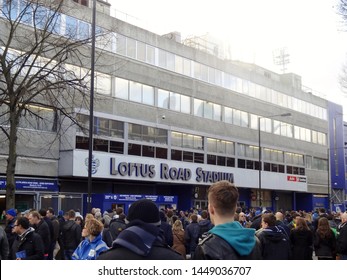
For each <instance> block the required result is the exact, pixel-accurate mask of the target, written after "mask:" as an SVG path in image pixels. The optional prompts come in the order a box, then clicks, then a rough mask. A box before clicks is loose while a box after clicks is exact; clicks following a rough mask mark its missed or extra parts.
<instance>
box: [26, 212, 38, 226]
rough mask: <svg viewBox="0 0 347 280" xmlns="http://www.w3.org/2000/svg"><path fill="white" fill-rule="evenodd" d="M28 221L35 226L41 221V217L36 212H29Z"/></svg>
mask: <svg viewBox="0 0 347 280" xmlns="http://www.w3.org/2000/svg"><path fill="white" fill-rule="evenodd" d="M28 219H29V222H30V224H31V225H37V224H38V223H39V222H40V221H41V215H40V213H39V212H37V211H31V212H30V213H29V217H28Z"/></svg>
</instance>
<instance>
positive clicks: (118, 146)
mask: <svg viewBox="0 0 347 280" xmlns="http://www.w3.org/2000/svg"><path fill="white" fill-rule="evenodd" d="M110 153H115V154H123V153H124V143H122V142H116V141H110Z"/></svg>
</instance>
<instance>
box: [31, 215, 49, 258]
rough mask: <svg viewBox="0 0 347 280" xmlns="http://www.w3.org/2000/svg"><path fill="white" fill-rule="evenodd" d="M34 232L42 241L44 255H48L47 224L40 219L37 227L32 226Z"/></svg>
mask: <svg viewBox="0 0 347 280" xmlns="http://www.w3.org/2000/svg"><path fill="white" fill-rule="evenodd" d="M34 229H35V232H37V233H38V234H39V235H40V236H41V238H42V241H43V246H44V253H45V254H48V253H49V248H50V246H51V232H50V230H49V227H48V224H47V223H46V222H45V220H43V219H41V220H40V222H39V223H38V224H37V225H34Z"/></svg>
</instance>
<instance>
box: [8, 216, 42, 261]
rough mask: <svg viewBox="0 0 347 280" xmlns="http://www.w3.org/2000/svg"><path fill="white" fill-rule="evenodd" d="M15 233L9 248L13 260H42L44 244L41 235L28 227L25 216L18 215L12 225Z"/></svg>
mask: <svg viewBox="0 0 347 280" xmlns="http://www.w3.org/2000/svg"><path fill="white" fill-rule="evenodd" d="M13 232H14V233H16V234H17V237H16V239H15V240H14V242H13V245H12V248H11V259H13V260H43V259H44V256H43V252H44V246H43V241H42V238H41V236H40V235H39V234H38V233H36V232H35V230H34V229H33V228H32V227H30V224H29V220H28V218H26V217H19V218H18V219H17V220H16V222H15V223H14V226H13Z"/></svg>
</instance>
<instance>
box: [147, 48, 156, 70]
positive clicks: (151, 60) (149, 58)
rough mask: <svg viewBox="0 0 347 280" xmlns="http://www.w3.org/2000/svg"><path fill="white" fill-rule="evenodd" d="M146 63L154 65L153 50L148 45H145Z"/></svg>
mask: <svg viewBox="0 0 347 280" xmlns="http://www.w3.org/2000/svg"><path fill="white" fill-rule="evenodd" d="M146 49H147V52H146V62H147V63H149V64H152V65H155V48H154V47H152V46H149V45H146Z"/></svg>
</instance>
